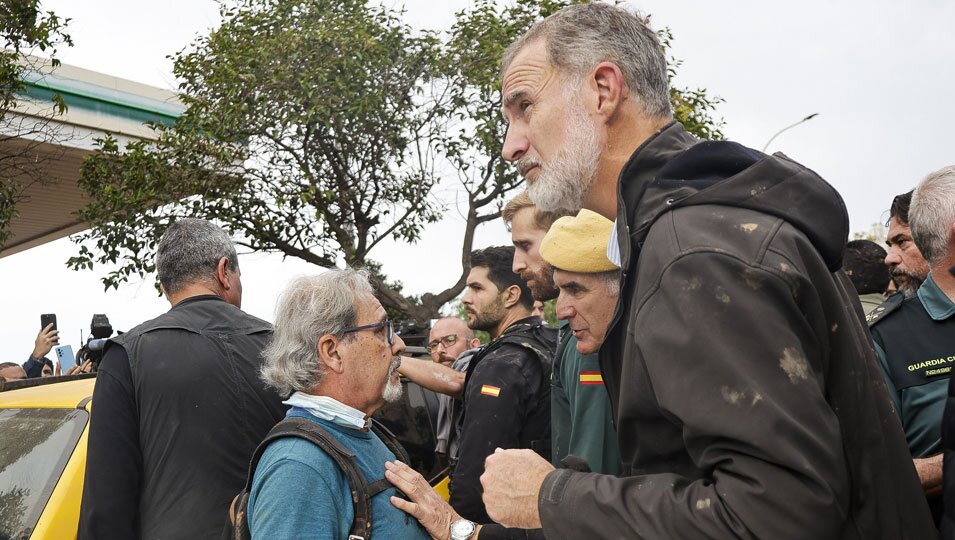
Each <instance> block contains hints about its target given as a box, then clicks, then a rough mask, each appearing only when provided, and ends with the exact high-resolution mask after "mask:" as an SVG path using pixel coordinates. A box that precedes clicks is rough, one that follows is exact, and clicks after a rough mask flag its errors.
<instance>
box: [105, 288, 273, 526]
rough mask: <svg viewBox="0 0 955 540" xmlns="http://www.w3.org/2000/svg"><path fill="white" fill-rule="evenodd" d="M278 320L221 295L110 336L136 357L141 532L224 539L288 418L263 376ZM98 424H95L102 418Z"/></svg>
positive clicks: (195, 299) (133, 363)
mask: <svg viewBox="0 0 955 540" xmlns="http://www.w3.org/2000/svg"><path fill="white" fill-rule="evenodd" d="M271 336H272V327H271V325H270V324H269V323H267V322H265V321H262V320H260V319H258V318H256V317H253V316H251V315H248V314H247V313H244V312H243V311H241V310H240V309H238V308H236V307H235V306H233V305H231V304H228V303H226V302H225V301H223V300H222V299H221V298H219V297H217V296H197V297H192V298H188V299H186V300H183V301H182V302H180V303H179V304H176V306H174V307H173V308H172V309H171V310H169V311H168V312H167V313H164V314H163V315H160V316H159V317H157V318H155V319H153V320H151V321H147V322H145V323H143V324H141V325H139V326H137V327H136V328H133V329H132V330H130V331H129V332H127V333H125V334H123V335H121V336H118V337H116V338H114V339H112V340H111V343H109V344H108V345H107V346H108V347H113V346H117V345H118V346H121V347H122V348H123V349H125V350H126V354H127V355H128V357H129V366H130V372H131V375H132V384H133V393H134V396H135V400H136V403H135V405H136V413H137V414H138V418H139V444H140V448H141V450H142V460H143V461H142V467H143V476H142V486H141V489H140V500H139V525H140V537H141V538H216V537H218V536H219V534H220V533H221V532H222V527H223V524H224V523H225V521H224V520H225V519H226V518H224V517H223V516H227V515H228V510H229V504H230V503H231V502H232V498H233V497H234V496H235V494H236V493H238V492H239V491H240V490H241V489H242V487H243V486H244V485H245V480H246V475H247V473H248V465H249V459H250V458H251V457H252V452H253V451H254V450H255V448H256V446H257V445H258V444H259V442H260V441H261V440H262V438H263V437H265V435H266V434H267V433H268V432H269V430H270V429H271V428H272V426H274V425H275V423H276V422H278V421H279V420H281V419H282V418H284V417H285V410H286V407H285V406H284V405H282V399H281V398H280V397H279V395H278V394H277V393H276V392H275V391H273V390H270V389H268V388H267V387H266V386H265V383H263V382H262V380H261V379H260V377H259V370H260V369H261V367H262V356H261V353H262V349H263V348H264V347H265V345H266V344H267V343H268V341H269V340H270V339H271ZM94 421H95V420H94Z"/></svg>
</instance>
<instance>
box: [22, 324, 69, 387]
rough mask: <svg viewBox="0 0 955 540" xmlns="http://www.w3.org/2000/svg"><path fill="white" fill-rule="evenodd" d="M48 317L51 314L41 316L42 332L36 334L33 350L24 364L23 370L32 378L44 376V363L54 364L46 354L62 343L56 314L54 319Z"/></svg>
mask: <svg viewBox="0 0 955 540" xmlns="http://www.w3.org/2000/svg"><path fill="white" fill-rule="evenodd" d="M48 317H50V316H49V315H44V316H42V317H41V318H40V322H41V327H40V333H39V334H37V336H36V342H35V345H34V346H33V352H32V353H30V358H29V359H28V360H27V361H26V362H25V363H24V364H23V370H24V371H26V373H27V378H30V379H32V378H34V377H40V376H42V375H43V366H44V365H52V364H53V363H52V362H50V360H48V359H47V358H46V355H47V354H49V353H50V351H51V350H52V349H53V347H54V346H56V345H59V344H60V331H59V330H57V329H56V316H55V315H53V316H52V320H50V319H48ZM42 323H46V324H42ZM47 362H49V364H47ZM51 374H52V373H51Z"/></svg>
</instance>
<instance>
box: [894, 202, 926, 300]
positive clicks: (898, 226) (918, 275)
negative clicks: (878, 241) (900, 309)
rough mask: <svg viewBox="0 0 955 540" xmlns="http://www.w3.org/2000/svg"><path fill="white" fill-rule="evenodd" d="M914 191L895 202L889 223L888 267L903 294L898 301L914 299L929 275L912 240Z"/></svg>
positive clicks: (923, 259) (923, 260)
mask: <svg viewBox="0 0 955 540" xmlns="http://www.w3.org/2000/svg"><path fill="white" fill-rule="evenodd" d="M913 191H914V190H913ZM913 191H909V192H907V193H903V194H901V195H897V196H896V197H895V198H894V199H892V206H891V207H890V208H889V222H888V223H887V224H886V225H888V227H889V231H888V233H886V239H885V243H886V245H887V246H889V251H888V254H887V255H886V256H885V265H886V266H888V267H889V272H890V273H891V274H892V281H894V282H895V286H896V289H898V291H899V292H900V293H902V295H901V297H900V298H898V299H897V301H898V302H901V301H902V298H910V297H912V296H913V295H914V294H915V291H917V290H918V289H919V286H920V285H922V282H923V281H925V278H926V277H927V276H928V263H926V262H925V257H923V256H922V252H921V251H920V250H919V247H918V246H917V245H915V242H914V241H913V240H912V228H911V227H909V206H910V205H911V204H912V193H913Z"/></svg>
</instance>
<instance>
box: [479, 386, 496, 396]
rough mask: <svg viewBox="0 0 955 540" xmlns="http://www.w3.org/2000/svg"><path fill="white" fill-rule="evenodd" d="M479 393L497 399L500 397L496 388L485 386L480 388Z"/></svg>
mask: <svg viewBox="0 0 955 540" xmlns="http://www.w3.org/2000/svg"><path fill="white" fill-rule="evenodd" d="M481 393H482V394H484V395H485V396H491V397H498V396H500V395H501V389H500V388H498V387H496V386H491V385H489V384H485V385H484V386H482V387H481Z"/></svg>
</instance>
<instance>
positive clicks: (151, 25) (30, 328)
mask: <svg viewBox="0 0 955 540" xmlns="http://www.w3.org/2000/svg"><path fill="white" fill-rule="evenodd" d="M385 3H386V4H387V5H389V6H394V7H396V8H397V7H400V6H402V5H403V6H405V7H406V8H407V11H406V15H405V16H406V19H407V20H408V22H409V23H410V24H412V25H414V26H417V27H426V28H433V29H443V28H448V27H449V26H450V24H451V22H452V21H453V18H454V12H455V11H457V10H459V9H462V8H465V7H467V5H468V2H466V1H462V0H450V1H447V0H445V1H431V2H429V1H425V0H415V1H408V2H399V1H394V0H385ZM630 5H632V6H635V7H637V8H638V9H640V10H641V11H643V12H645V13H649V14H651V15H652V17H653V19H652V21H653V26H654V27H657V28H659V27H662V26H667V27H669V28H670V29H671V30H672V32H673V34H674V42H673V54H674V55H675V56H677V57H678V58H679V59H681V60H682V61H683V65H682V66H681V67H680V70H679V76H678V80H677V83H678V84H680V85H682V86H691V87H705V88H706V89H707V90H708V91H709V92H710V93H711V94H716V95H719V96H721V97H723V98H724V99H725V100H726V102H725V103H723V104H721V105H720V107H719V110H718V116H721V117H722V118H723V119H724V120H725V121H726V127H725V130H724V131H725V133H726V135H727V136H728V137H729V138H730V139H733V140H736V141H738V142H741V143H743V144H746V145H748V146H751V147H754V148H757V149H760V148H762V147H763V145H764V144H765V143H766V141H767V140H768V139H769V138H770V137H771V136H772V135H773V133H775V132H776V131H778V130H779V129H780V128H782V127H785V126H787V125H789V124H792V123H793V122H796V121H798V120H799V119H801V118H803V117H805V116H807V115H809V114H812V113H818V114H819V116H818V117H816V118H814V119H813V120H811V121H809V122H806V123H805V124H802V125H800V126H798V127H795V128H793V129H792V130H789V131H787V132H786V133H784V134H782V135H780V136H779V137H778V138H777V139H776V140H775V141H774V143H773V145H772V146H771V147H770V149H769V150H770V151H782V152H785V153H786V154H787V155H789V156H790V157H792V158H794V159H796V160H797V161H800V162H802V163H804V164H805V165H807V166H809V167H810V168H812V169H814V170H815V171H816V172H818V173H819V174H820V175H822V177H823V178H825V179H827V180H828V181H829V182H830V183H831V184H833V185H834V186H835V187H836V189H838V190H839V192H840V193H841V194H842V196H843V198H844V199H845V201H846V204H847V207H848V209H849V215H850V219H851V226H852V230H853V231H861V230H866V229H868V228H869V227H870V225H871V224H873V223H876V222H879V221H883V220H884V219H885V211H886V209H887V208H888V204H889V202H890V201H891V199H892V197H893V196H894V195H896V194H898V193H901V192H903V191H906V190H908V189H910V188H912V187H914V185H915V184H916V183H917V182H918V181H919V180H920V179H921V178H922V177H924V176H925V175H926V174H927V173H928V172H930V171H932V170H935V169H937V168H940V167H942V166H945V165H950V164H953V163H955V145H953V142H955V140H953V136H952V133H951V125H952V123H953V120H955V100H953V99H952V98H951V93H952V89H953V88H955V62H953V58H955V32H952V23H953V22H955V3H953V2H946V1H943V0H921V1H912V2H905V3H900V2H888V1H872V0H869V1H865V2H862V1H853V2H847V1H843V2H831V1H815V0H813V1H803V2H766V1H765V0H762V1H756V0H749V1H741V0H737V1H734V2H712V1H685V2H673V1H669V2H667V1H663V0H652V1H646V2H639V3H637V2H632V3H631V4H630ZM44 7H45V8H47V9H52V10H54V11H55V12H57V13H58V14H59V15H62V16H66V17H70V18H72V19H73V20H72V22H71V24H70V34H71V35H72V36H73V40H74V43H75V46H74V47H73V48H70V49H64V50H61V51H60V53H59V57H60V58H61V59H62V60H63V61H64V62H65V63H68V64H73V65H76V66H79V67H83V68H87V69H92V70H94V71H99V72H102V73H106V74H109V75H114V76H117V77H122V78H126V79H131V80H134V81H138V82H142V83H146V84H150V85H154V86H158V87H162V88H166V89H175V86H176V82H175V80H174V79H173V77H172V75H171V71H172V63H171V61H170V60H168V59H167V58H166V56H167V55H169V54H172V53H174V52H176V51H178V50H180V49H182V48H183V47H184V46H185V45H186V44H188V43H189V42H190V41H191V40H192V39H193V38H194V37H195V36H196V35H197V34H199V33H204V32H206V31H208V29H209V28H212V27H214V26H215V25H216V24H217V22H218V8H217V6H216V4H215V3H214V2H210V1H207V0H188V1H181V0H176V1H170V0H167V1H164V2H143V1H133V0H125V1H122V2H120V1H102V0H95V1H93V0H91V1H86V2H76V1H75V0H74V1H67V0H55V1H51V0H48V1H46V2H45V3H44ZM443 196H444V197H445V198H446V199H447V200H449V201H453V194H452V193H449V192H447V191H445V192H443ZM462 230H463V220H462V218H461V217H460V214H459V213H458V212H457V211H455V209H454V208H453V205H452V206H450V207H449V209H448V211H447V214H446V217H445V220H444V221H443V222H442V223H441V224H438V225H434V226H432V227H431V228H430V229H429V230H428V231H427V232H426V234H425V237H424V239H423V240H422V241H421V242H419V243H418V244H416V245H413V246H407V245H395V244H393V243H391V244H382V245H381V246H380V247H379V248H376V251H375V252H373V253H372V256H373V257H374V258H376V259H377V260H380V261H381V262H383V264H384V269H385V271H386V272H387V273H388V275H389V276H390V277H392V278H395V279H400V280H401V281H403V282H404V283H405V285H406V288H407V289H408V290H409V291H410V292H413V293H421V292H426V291H434V290H435V289H437V288H444V287H445V286H447V285H448V284H449V283H451V282H453V281H454V279H455V278H456V276H457V275H458V273H459V272H460V268H459V267H458V266H457V264H458V263H457V262H456V260H457V259H458V256H459V254H458V252H459V242H460V240H459V237H460V233H461V231H462ZM507 242H508V236H507V234H506V232H505V231H504V228H503V226H501V225H500V224H499V223H493V224H488V225H486V226H484V227H483V228H482V229H480V230H479V231H478V235H477V240H476V243H475V246H476V247H483V246H486V245H491V244H502V243H507ZM75 252H76V247H75V245H74V244H72V243H70V242H69V241H68V240H66V239H64V240H61V241H57V242H53V243H51V244H47V245H45V246H41V247H37V248H34V249H31V250H28V251H26V252H23V253H19V254H16V255H12V256H9V257H5V258H3V259H0V283H2V285H0V306H3V308H4V309H3V310H2V312H0V342H2V343H3V344H4V347H3V350H4V351H5V353H6V354H5V355H4V358H2V359H0V361H6V360H15V361H20V362H22V361H23V360H25V359H26V356H27V355H28V354H29V352H30V351H31V350H32V347H33V339H34V338H35V336H36V331H37V328H38V326H39V320H38V319H39V316H40V314H41V313H48V312H53V313H56V314H57V315H58V318H59V325H60V328H61V329H62V331H63V335H64V336H65V338H66V339H65V340H63V342H64V343H69V344H71V345H73V347H74V350H76V349H77V348H78V347H79V329H80V328H81V327H82V328H86V329H88V327H89V321H90V318H91V316H92V314H93V313H106V314H107V315H109V317H110V320H111V321H112V322H113V326H114V327H115V328H117V329H123V330H125V329H128V328H130V327H132V326H134V325H135V324H137V323H138V322H141V321H143V320H146V319H149V318H152V317H154V316H156V315H158V314H159V313H162V312H163V311H165V310H166V309H168V304H166V303H165V302H164V301H163V300H162V299H160V298H158V297H157V296H156V293H155V290H154V289H153V285H152V283H153V279H152V278H147V279H146V280H135V281H134V282H133V283H132V284H129V285H127V286H124V287H122V288H121V289H120V290H119V291H109V292H107V293H103V289H102V286H101V285H100V284H99V275H100V273H99V272H101V271H99V272H98V271H97V270H94V271H93V272H88V271H85V272H73V271H70V270H68V269H66V267H65V264H64V262H65V261H66V259H67V258H68V257H70V256H71V255H74V254H75ZM240 257H241V258H240V261H241V262H240V265H241V267H242V271H243V275H242V278H243V284H244V291H245V296H244V306H243V307H244V308H245V309H246V310H247V311H249V312H250V313H253V314H254V315H257V316H260V317H263V318H266V319H269V320H271V318H272V310H273V308H274V304H275V298H276V296H277V294H278V293H279V292H280V291H281V289H282V286H283V285H284V284H285V283H286V282H287V281H288V279H289V278H290V277H292V276H295V275H300V274H303V273H309V272H314V271H315V269H314V268H313V267H310V266H308V265H306V264H304V263H300V262H297V261H293V260H287V261H282V259H281V258H280V257H278V256H269V255H261V254H246V255H241V256H240ZM87 331H88V330H87ZM19 356H22V359H21V358H19Z"/></svg>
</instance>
